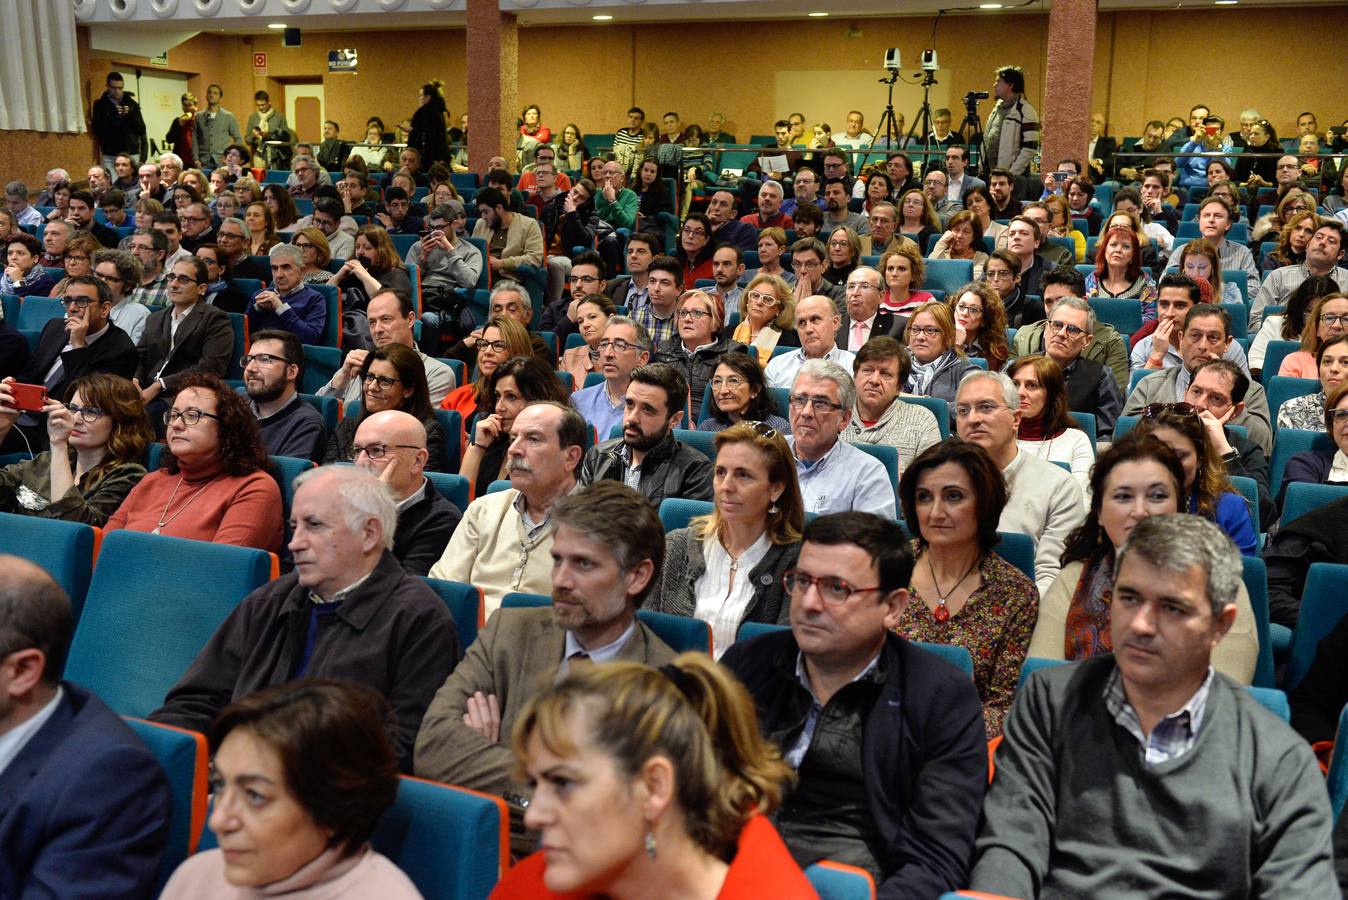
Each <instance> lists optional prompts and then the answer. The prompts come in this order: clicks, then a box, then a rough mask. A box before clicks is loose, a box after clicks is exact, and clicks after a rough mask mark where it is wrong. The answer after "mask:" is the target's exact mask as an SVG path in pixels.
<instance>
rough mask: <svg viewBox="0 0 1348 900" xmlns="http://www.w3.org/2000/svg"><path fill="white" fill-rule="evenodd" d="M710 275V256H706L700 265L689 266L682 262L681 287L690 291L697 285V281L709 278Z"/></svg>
mask: <svg viewBox="0 0 1348 900" xmlns="http://www.w3.org/2000/svg"><path fill="white" fill-rule="evenodd" d="M711 277H712V272H711V257H710V256H708V257H707V258H706V259H705V260H703V261H702V264H701V265H700V266H689V265H687V264H684V267H683V289H684V290H685V291H691V290H693V289H694V288H696V287H697V283H698V282H699V281H702V280H704V279H710V278H711Z"/></svg>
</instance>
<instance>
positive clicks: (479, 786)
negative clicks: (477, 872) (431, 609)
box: [413, 403, 674, 852]
mask: <svg viewBox="0 0 1348 900" xmlns="http://www.w3.org/2000/svg"><path fill="white" fill-rule="evenodd" d="M560 409H561V408H560V407H559V406H557V405H556V404H552V403H539V404H533V405H532V406H529V407H527V408H526V409H525V410H524V411H523V412H521V413H520V414H519V416H517V417H516V419H515V424H514V425H513V426H512V429H511V431H512V437H514V438H516V444H515V445H514V446H512V448H511V454H512V456H513V454H514V453H515V452H516V450H515V448H516V447H517V446H519V444H520V443H523V442H524V441H521V440H520V438H519V437H517V436H516V434H515V433H516V432H518V433H519V435H521V436H523V435H525V434H527V433H528V432H529V431H530V430H532V429H533V428H536V427H539V426H541V425H542V420H543V417H546V418H549V419H552V420H555V419H556V418H557V413H558V412H559V411H560ZM531 414H533V415H531ZM570 415H575V413H574V412H572V413H570ZM526 417H529V418H527V419H526ZM546 430H551V429H550V428H547V429H546ZM540 449H541V448H540ZM526 452H528V453H530V454H533V453H534V452H535V451H534V449H532V448H531V449H529V450H527V451H526ZM550 452H552V453H553V454H554V455H555V454H556V448H555V447H554V448H553V449H552V450H551V451H550ZM513 493H514V491H505V492H500V493H497V494H488V495H487V496H486V497H483V498H480V499H479V500H477V501H476V502H475V503H474V504H473V506H474V507H475V506H477V505H478V504H480V503H482V502H483V501H485V500H490V499H491V498H492V497H498V496H501V495H502V494H506V495H509V494H513ZM507 506H509V504H507ZM472 510H473V507H469V513H468V519H465V520H464V523H463V525H461V526H460V527H459V530H458V531H456V532H455V535H454V539H453V540H452V541H451V542H450V548H449V552H450V553H453V552H454V549H455V545H456V544H457V543H458V539H459V535H461V534H463V533H464V531H465V530H467V528H468V526H469V523H470V521H471V519H472V516H473V512H472ZM551 518H552V520H553V522H554V523H555V529H556V531H555V533H551V534H550V535H549V537H550V540H549V547H548V549H549V551H550V554H545V555H548V556H549V564H550V572H549V573H547V574H548V576H549V577H546V578H545V584H548V583H550V585H551V586H550V587H549V588H546V590H547V591H548V592H549V593H550V594H551V595H552V603H551V604H550V605H548V606H538V607H529V608H522V609H517V608H512V609H503V610H500V611H499V612H497V613H496V614H495V615H493V616H492V617H491V618H490V619H489V620H488V622H487V625H486V627H485V628H483V629H482V631H481V632H480V633H479V634H478V637H477V640H476V641H474V642H473V643H472V645H471V646H470V647H469V648H468V652H467V653H466V654H465V655H464V658H463V660H462V661H461V662H460V663H459V665H458V667H457V668H455V670H454V673H453V674H452V675H450V676H449V678H448V679H447V680H446V681H445V684H444V686H443V687H442V688H440V690H439V692H438V693H436V695H435V699H434V700H433V701H431V705H430V707H429V708H428V709H427V710H426V716H425V718H424V719H423V720H422V723H421V731H420V733H419V734H418V735H417V742H416V751H415V754H414V757H413V769H414V771H415V773H416V774H417V775H419V776H421V777H422V778H431V779H434V780H436V781H442V782H445V783H446V784H456V785H461V786H463V787H467V788H472V789H473V790H478V791H488V792H491V793H493V794H497V795H500V796H503V797H504V798H505V799H506V801H507V802H508V803H509V804H510V806H511V813H512V826H513V828H512V831H513V832H514V835H513V836H514V838H515V842H514V843H515V845H516V850H517V851H521V850H522V851H524V852H528V851H529V850H532V849H533V844H534V843H536V842H537V836H536V835H535V836H533V841H530V840H529V839H528V837H527V836H526V835H525V833H524V831H523V830H522V827H521V822H520V813H521V811H522V809H523V808H524V807H525V806H527V805H528V798H529V793H530V792H529V787H528V786H527V785H526V784H524V783H523V782H522V781H521V780H519V778H518V777H517V776H516V775H515V771H516V766H515V758H514V755H513V754H512V753H511V751H510V746H509V744H510V734H511V732H512V731H513V728H514V724H515V720H516V719H517V718H518V717H519V715H520V711H521V710H522V709H523V708H524V707H525V705H526V704H527V702H528V700H529V698H530V696H531V695H532V694H533V692H534V691H535V690H537V688H538V686H540V685H549V684H553V683H554V682H556V681H557V680H558V679H559V678H561V677H563V676H564V675H565V674H566V672H567V670H568V669H569V668H570V667H571V666H576V665H582V664H593V663H603V662H608V661H610V660H618V659H621V660H628V661H633V662H639V663H646V664H647V665H652V666H660V665H663V664H664V663H667V662H669V661H671V660H672V659H673V658H674V651H673V650H671V649H670V648H669V647H668V646H667V645H666V644H665V643H664V642H663V641H661V640H660V639H659V638H658V637H656V636H655V634H654V633H653V632H651V631H650V629H648V628H647V627H646V626H645V625H644V624H642V623H641V622H640V621H638V620H637V617H636V611H637V609H638V608H639V607H640V606H641V604H642V602H643V601H644V600H645V598H646V596H647V595H648V594H649V593H650V591H651V589H652V587H654V586H655V585H656V584H658V583H659V580H660V570H661V568H662V566H663V563H664V556H665V532H664V528H663V527H661V525H660V517H659V516H658V515H657V514H656V512H655V509H654V508H653V507H651V506H650V504H648V503H646V502H645V501H644V500H643V499H642V498H641V496H640V495H639V494H637V493H636V492H635V491H633V490H632V489H630V488H627V487H624V486H623V485H621V484H616V483H612V482H600V483H598V484H593V485H590V486H589V487H587V488H585V489H583V490H580V491H577V492H576V493H575V494H573V495H571V496H568V497H564V498H562V499H561V500H559V501H558V502H557V503H556V505H555V506H554V507H553V508H552V512H551ZM512 543H513V542H512ZM431 575H432V576H433V577H438V576H436V570H434V569H432V570H431Z"/></svg>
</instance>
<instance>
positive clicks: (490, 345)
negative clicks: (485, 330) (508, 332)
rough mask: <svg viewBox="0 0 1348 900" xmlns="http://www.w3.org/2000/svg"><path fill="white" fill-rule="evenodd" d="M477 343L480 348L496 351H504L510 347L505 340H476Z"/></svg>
mask: <svg viewBox="0 0 1348 900" xmlns="http://www.w3.org/2000/svg"><path fill="white" fill-rule="evenodd" d="M477 345H478V347H479V348H481V349H485V350H495V351H496V352H497V353H504V352H506V350H508V349H510V345H509V344H507V343H506V342H505V341H478V342H477Z"/></svg>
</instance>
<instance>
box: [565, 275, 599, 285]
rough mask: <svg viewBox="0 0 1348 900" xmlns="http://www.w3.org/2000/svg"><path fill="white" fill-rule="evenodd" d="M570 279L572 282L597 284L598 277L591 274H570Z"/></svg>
mask: <svg viewBox="0 0 1348 900" xmlns="http://www.w3.org/2000/svg"><path fill="white" fill-rule="evenodd" d="M570 281H571V283H572V284H597V283H598V282H599V279H598V278H596V277H594V276H593V275H572V276H571V279H570Z"/></svg>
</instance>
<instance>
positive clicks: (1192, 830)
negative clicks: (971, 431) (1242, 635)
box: [802, 514, 1339, 898]
mask: <svg viewBox="0 0 1348 900" xmlns="http://www.w3.org/2000/svg"><path fill="white" fill-rule="evenodd" d="M802 556H803V553H802ZM1240 572H1241V563H1240V555H1239V554H1238V552H1237V551H1236V548H1235V546H1234V545H1233V544H1232V543H1231V541H1230V539H1229V538H1227V537H1226V535H1225V534H1224V533H1223V532H1222V531H1221V530H1220V529H1219V528H1218V527H1217V526H1216V525H1214V524H1213V523H1211V522H1209V521H1207V520H1206V519H1203V518H1202V517H1200V516H1191V515H1182V514H1170V515H1163V516H1152V517H1150V518H1147V519H1144V520H1142V521H1141V522H1139V523H1138V524H1137V526H1136V527H1135V528H1134V529H1133V531H1132V533H1131V534H1130V535H1129V537H1128V539H1127V541H1126V542H1125V543H1124V545H1123V548H1122V549H1121V551H1120V552H1119V558H1118V564H1117V567H1116V569H1115V572H1114V584H1113V593H1112V600H1111V601H1110V608H1109V610H1108V614H1109V628H1110V631H1111V636H1112V640H1113V646H1114V653H1113V654H1112V655H1104V656H1097V657H1095V658H1094V659H1090V660H1087V661H1085V662H1082V663H1078V664H1076V665H1070V666H1058V667H1053V668H1050V669H1047V670H1043V671H1039V672H1036V673H1035V674H1034V675H1032V676H1030V679H1029V680H1028V681H1027V682H1026V683H1025V684H1024V685H1023V686H1022V687H1021V688H1020V692H1019V696H1018V697H1017V698H1016V703H1015V705H1014V706H1012V707H1011V713H1010V716H1009V717H1008V718H1007V720H1006V731H1005V736H1004V740H1003V742H1002V745H1001V748H1000V749H999V750H998V751H997V774H996V778H995V779H994V781H993V783H992V789H991V791H990V792H989V794H988V797H987V800H986V802H985V803H984V805H983V817H984V822H983V826H982V830H981V832H980V834H979V837H978V842H977V845H976V852H977V860H976V863H975V866H974V871H973V879H972V887H973V888H974V889H975V890H979V891H989V892H992V893H996V894H1006V895H1009V896H1015V897H1102V898H1108V897H1179V896H1184V897H1213V898H1216V897H1337V896H1339V890H1338V887H1337V885H1336V883H1335V879H1334V868H1333V857H1332V854H1331V852H1330V830H1331V827H1332V821H1333V817H1332V814H1331V811H1330V807H1329V803H1328V797H1327V795H1326V793H1325V786H1324V779H1323V778H1322V777H1321V775H1320V772H1319V769H1318V767H1317V766H1316V763H1315V757H1314V755H1313V754H1312V753H1311V749H1310V747H1309V745H1307V744H1306V743H1305V741H1303V740H1302V739H1301V738H1300V737H1299V736H1298V735H1297V734H1296V733H1295V732H1294V731H1292V729H1291V728H1290V727H1288V726H1287V725H1286V724H1284V723H1283V722H1282V721H1281V720H1280V719H1279V718H1278V717H1277V716H1275V715H1273V714H1272V713H1270V712H1269V711H1268V710H1266V709H1264V707H1263V706H1262V705H1261V704H1260V703H1259V701H1258V700H1256V699H1254V698H1253V697H1251V696H1250V695H1249V694H1248V693H1247V692H1246V691H1245V689H1244V688H1242V687H1241V686H1239V685H1238V684H1236V683H1235V682H1233V681H1231V680H1229V679H1228V678H1227V677H1226V676H1224V675H1220V674H1217V673H1216V672H1215V670H1214V669H1213V668H1212V661H1211V660H1212V651H1213V649H1214V648H1215V647H1216V646H1217V644H1218V643H1219V642H1220V641H1221V640H1222V639H1223V637H1225V636H1226V634H1227V632H1228V631H1229V630H1230V629H1231V625H1232V623H1233V622H1234V621H1235V618H1236V596H1237V593H1238V591H1239V590H1240V586H1241V576H1240ZM1067 806H1070V811H1069V812H1066V813H1064V810H1065V809H1066V807H1067ZM1217 836H1220V838H1217Z"/></svg>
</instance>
